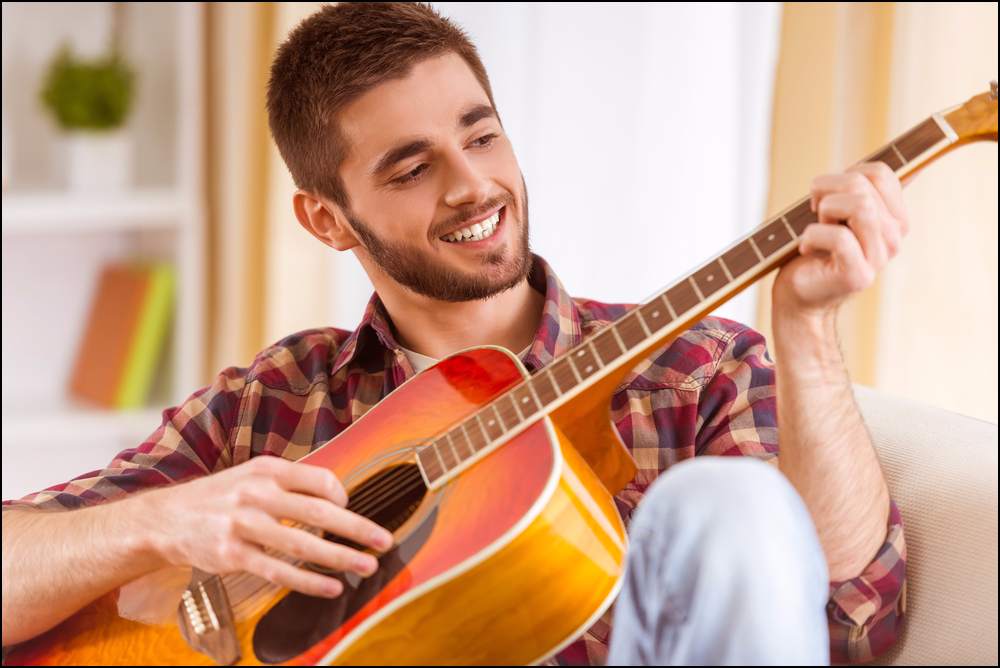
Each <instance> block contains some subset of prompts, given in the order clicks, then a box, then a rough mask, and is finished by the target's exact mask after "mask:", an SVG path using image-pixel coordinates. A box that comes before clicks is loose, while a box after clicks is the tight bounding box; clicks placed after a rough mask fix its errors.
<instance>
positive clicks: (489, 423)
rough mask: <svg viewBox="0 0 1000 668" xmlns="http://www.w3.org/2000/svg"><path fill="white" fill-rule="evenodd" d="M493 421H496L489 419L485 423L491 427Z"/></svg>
mask: <svg viewBox="0 0 1000 668" xmlns="http://www.w3.org/2000/svg"><path fill="white" fill-rule="evenodd" d="M494 422H496V420H490V421H489V422H487V423H486V424H488V425H489V426H491V427H492V426H493V423H494Z"/></svg>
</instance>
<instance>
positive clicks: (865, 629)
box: [826, 501, 906, 664]
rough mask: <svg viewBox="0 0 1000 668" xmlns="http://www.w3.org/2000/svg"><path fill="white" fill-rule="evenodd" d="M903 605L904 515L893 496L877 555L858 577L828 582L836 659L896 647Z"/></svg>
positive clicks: (859, 658)
mask: <svg viewBox="0 0 1000 668" xmlns="http://www.w3.org/2000/svg"><path fill="white" fill-rule="evenodd" d="M905 607H906V541H905V538H904V535H903V518H902V515H901V514H900V512H899V508H897V507H896V503H895V502H894V501H890V505H889V520H888V530H887V532H886V539H885V542H884V543H883V544H882V547H880V548H879V550H878V552H877V553H876V556H875V559H874V560H872V562H871V563H870V564H868V566H867V567H866V568H865V570H864V571H863V572H862V573H861V574H860V575H858V576H857V577H854V578H851V579H850V580H844V581H841V582H831V583H830V602H829V603H828V604H827V608H826V610H827V617H828V619H829V624H830V657H831V660H832V661H833V663H841V664H843V663H863V662H866V661H870V660H872V659H873V658H875V657H877V656H879V655H880V654H882V653H884V652H885V651H886V650H888V649H889V648H890V647H892V645H893V644H895V642H896V639H897V638H898V636H899V626H900V624H901V622H902V618H903V613H904V611H905Z"/></svg>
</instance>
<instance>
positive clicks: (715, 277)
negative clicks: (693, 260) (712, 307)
mask: <svg viewBox="0 0 1000 668" xmlns="http://www.w3.org/2000/svg"><path fill="white" fill-rule="evenodd" d="M723 278H724V274H723V272H722V267H720V266H719V261H718V260H712V261H711V262H709V263H708V264H706V265H705V266H704V267H702V268H701V269H699V270H698V271H696V272H694V275H693V276H692V277H691V281H692V282H693V283H694V284H695V285H696V286H697V287H698V293H699V294H700V295H701V298H702V299H705V298H706V297H709V296H711V295H713V294H715V293H716V292H718V291H719V288H721V287H722V286H723V285H725V283H726V282H725V281H724V280H723Z"/></svg>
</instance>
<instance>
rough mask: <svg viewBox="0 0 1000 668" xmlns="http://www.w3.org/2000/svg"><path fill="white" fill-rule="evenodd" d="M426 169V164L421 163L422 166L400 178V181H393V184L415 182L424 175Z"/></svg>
mask: <svg viewBox="0 0 1000 668" xmlns="http://www.w3.org/2000/svg"><path fill="white" fill-rule="evenodd" d="M424 167H427V165H426V164H424V163H421V164H419V165H417V166H416V167H415V168H414V169H413V170H411V171H409V172H407V173H406V174H404V175H403V176H401V177H399V178H398V179H393V181H392V182H393V183H409V182H410V181H415V180H416V179H418V178H420V175H421V174H422V173H423V168H424Z"/></svg>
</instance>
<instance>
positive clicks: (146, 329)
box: [115, 264, 175, 409]
mask: <svg viewBox="0 0 1000 668" xmlns="http://www.w3.org/2000/svg"><path fill="white" fill-rule="evenodd" d="M148 271H149V287H148V288H147V290H146V296H145V299H144V300H143V304H142V307H141V308H140V312H139V320H138V323H137V324H136V328H135V333H134V334H133V336H132V341H131V344H130V347H129V353H128V357H127V358H126V361H125V369H124V372H123V373H122V378H121V384H120V385H119V387H118V392H117V394H116V400H115V407H116V408H123V409H128V408H140V407H142V406H144V405H145V404H146V402H147V401H148V399H149V392H150V388H151V386H152V383H153V374H154V373H155V372H156V367H157V364H158V362H159V361H160V356H161V355H162V354H163V347H164V342H165V341H166V338H167V330H168V329H169V328H170V320H171V318H170V316H171V313H172V311H173V303H174V283H175V280H174V269H173V267H172V266H171V265H169V264H153V265H150V266H149V267H148Z"/></svg>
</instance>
